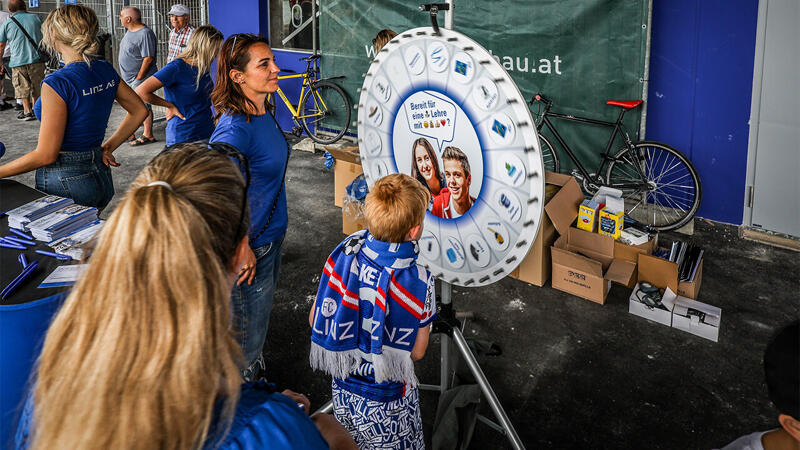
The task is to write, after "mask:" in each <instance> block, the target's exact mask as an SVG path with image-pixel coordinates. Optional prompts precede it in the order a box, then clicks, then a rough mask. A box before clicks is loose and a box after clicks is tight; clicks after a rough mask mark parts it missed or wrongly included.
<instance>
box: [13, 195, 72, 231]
mask: <svg viewBox="0 0 800 450" xmlns="http://www.w3.org/2000/svg"><path fill="white" fill-rule="evenodd" d="M73 203H74V202H73V201H72V199H71V198H64V197H59V196H57V195H48V196H47V197H42V198H39V199H36V200H34V201H32V202H29V203H26V204H24V205H22V206H20V207H18V208H15V209H12V210H11V211H8V212H7V213H6V214H7V215H8V226H9V227H11V228H17V229H20V230H23V231H27V228H26V226H27V225H28V224H29V223H31V222H33V221H34V220H36V219H40V218H42V217H44V216H46V215H48V214H50V213H52V212H54V211H56V210H58V209H61V208H64V207H65V206H69V205H71V204H73Z"/></svg>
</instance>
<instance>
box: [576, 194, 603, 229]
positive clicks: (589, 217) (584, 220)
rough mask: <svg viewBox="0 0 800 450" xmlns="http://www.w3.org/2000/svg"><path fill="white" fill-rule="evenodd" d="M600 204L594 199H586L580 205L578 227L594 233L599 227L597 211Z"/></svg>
mask: <svg viewBox="0 0 800 450" xmlns="http://www.w3.org/2000/svg"><path fill="white" fill-rule="evenodd" d="M598 209H600V204H599V203H597V202H596V201H594V200H584V201H583V203H581V205H580V207H578V228H580V229H581V230H584V231H588V232H590V233H594V232H595V229H596V228H597V213H598Z"/></svg>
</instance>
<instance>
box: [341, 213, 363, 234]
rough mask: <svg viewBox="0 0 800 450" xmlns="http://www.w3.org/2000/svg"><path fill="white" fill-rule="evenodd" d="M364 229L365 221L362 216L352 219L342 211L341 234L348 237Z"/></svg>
mask: <svg viewBox="0 0 800 450" xmlns="http://www.w3.org/2000/svg"><path fill="white" fill-rule="evenodd" d="M364 228H367V219H365V218H364V216H361V217H359V218H357V219H354V218H353V217H352V216H351V215H350V214H347V212H346V211H345V210H344V209H343V210H342V233H344V234H346V235H348V236H349V235H351V234H353V233H355V232H356V231H358V230H363V229H364Z"/></svg>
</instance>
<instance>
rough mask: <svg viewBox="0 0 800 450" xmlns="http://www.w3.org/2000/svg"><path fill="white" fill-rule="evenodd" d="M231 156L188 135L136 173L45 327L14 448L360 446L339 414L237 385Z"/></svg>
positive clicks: (259, 386) (242, 204)
mask: <svg viewBox="0 0 800 450" xmlns="http://www.w3.org/2000/svg"><path fill="white" fill-rule="evenodd" d="M237 154H238V152H237V151H236V150H235V149H232V148H231V147H229V146H225V145H221V146H220V145H216V146H208V145H206V144H201V143H190V144H181V145H178V146H175V147H173V148H171V149H168V150H165V151H164V152H162V153H161V154H159V155H158V156H156V157H155V158H154V159H153V160H152V161H151V162H150V163H149V164H148V165H147V167H145V169H144V170H143V171H142V172H141V173H140V174H139V176H138V177H137V178H136V179H135V180H134V181H133V183H132V184H131V187H130V190H129V191H128V193H127V194H126V195H125V197H124V198H123V199H122V201H121V202H120V204H119V206H118V207H117V208H116V209H115V210H114V212H113V213H112V214H111V216H110V217H109V219H108V221H107V222H106V224H105V226H104V227H103V229H102V230H101V231H100V234H99V237H98V239H97V242H96V245H95V247H94V249H93V251H92V254H91V256H90V257H89V267H88V269H87V270H86V272H85V274H84V275H83V276H82V278H81V279H80V280H79V281H78V282H77V283H76V284H75V286H74V288H73V290H72V291H71V292H70V294H69V296H68V297H67V299H66V301H65V302H64V305H63V306H62V307H61V309H60V311H59V312H58V314H57V315H56V317H55V319H54V321H53V323H52V324H51V326H50V328H49V330H48V332H47V337H46V338H45V342H44V347H43V349H42V354H41V356H40V358H39V362H38V370H37V372H36V378H35V379H34V387H33V395H32V396H30V395H29V396H28V399H27V401H26V404H25V409H24V411H23V414H22V418H21V421H20V426H19V428H18V430H17V435H16V438H15V446H16V447H17V448H33V449H54V448H76V449H77V448H81V449H82V448H130V449H133V448H141V449H151V448H170V449H189V448H206V447H208V448H215V447H218V448H255V447H261V448H303V449H306V448H308V449H318V448H327V446H326V442H325V438H327V439H328V443H329V444H330V445H331V446H342V445H344V446H347V445H351V446H352V445H354V444H352V440H349V441H348V440H347V437H348V436H347V433H346V431H344V429H343V428H342V427H341V426H337V425H338V423H337V422H336V421H335V419H334V418H333V417H332V416H330V415H327V414H325V415H315V416H314V417H312V418H309V417H308V413H307V411H308V407H309V403H308V399H307V398H306V397H305V396H303V395H301V394H296V393H294V392H292V391H288V390H287V391H284V393H283V395H281V394H278V393H276V392H275V390H274V388H273V387H272V386H271V385H269V384H267V383H264V382H259V383H245V384H242V378H241V375H240V373H239V368H238V365H237V362H238V360H239V359H240V358H241V350H240V349H239V346H238V345H237V344H236V341H235V340H234V338H233V336H232V334H231V330H230V326H229V324H230V320H231V317H230V308H229V302H228V298H229V296H230V289H231V287H232V285H233V282H234V280H235V279H236V275H237V274H238V269H239V267H240V266H241V264H242V262H243V261H244V254H245V250H246V247H247V238H246V234H247V226H248V223H249V215H248V207H247V198H246V182H245V181H244V180H243V179H242V176H241V174H240V169H239V168H237V167H236V165H235V164H234V163H233V162H232V160H236V159H237V158H236V157H237ZM245 173H247V171H246V170H245ZM234 220H235V222H233V221H234ZM315 423H316V427H315ZM318 429H319V430H318ZM320 432H321V433H320ZM323 435H324V436H325V438H323Z"/></svg>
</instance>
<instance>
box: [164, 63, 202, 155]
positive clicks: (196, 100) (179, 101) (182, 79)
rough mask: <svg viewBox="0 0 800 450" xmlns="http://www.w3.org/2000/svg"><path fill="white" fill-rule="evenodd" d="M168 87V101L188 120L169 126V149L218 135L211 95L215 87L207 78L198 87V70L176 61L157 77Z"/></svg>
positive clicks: (178, 119) (165, 94) (165, 90)
mask: <svg viewBox="0 0 800 450" xmlns="http://www.w3.org/2000/svg"><path fill="white" fill-rule="evenodd" d="M153 76H154V77H156V78H158V81H160V82H161V83H162V84H163V85H164V98H166V99H167V101H168V102H170V103H172V104H173V105H175V106H176V107H177V108H178V111H180V112H181V114H183V117H185V118H186V120H181V118H180V117H173V118H172V119H170V120H169V122H168V123H167V145H174V144H178V143H180V142H193V141H202V140H207V139H208V138H209V137H211V133H213V132H214V115H213V113H212V112H211V91H212V90H213V89H214V83H213V82H212V81H211V76H210V75H209V74H205V75H203V76H202V77H201V78H200V87H199V88H198V87H197V67H195V66H192V65H189V64H187V63H186V61H184V60H182V59H181V58H176V59H174V60H172V62H170V63H169V64H167V65H166V66H164V67H163V68H162V69H161V70H159V71H158V72H156V73H155V75H153Z"/></svg>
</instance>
